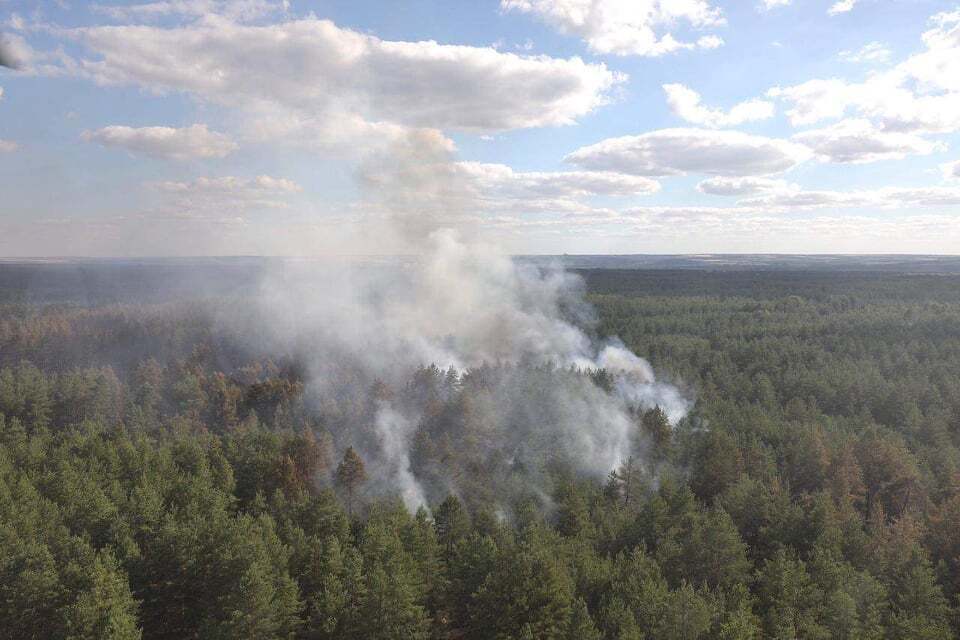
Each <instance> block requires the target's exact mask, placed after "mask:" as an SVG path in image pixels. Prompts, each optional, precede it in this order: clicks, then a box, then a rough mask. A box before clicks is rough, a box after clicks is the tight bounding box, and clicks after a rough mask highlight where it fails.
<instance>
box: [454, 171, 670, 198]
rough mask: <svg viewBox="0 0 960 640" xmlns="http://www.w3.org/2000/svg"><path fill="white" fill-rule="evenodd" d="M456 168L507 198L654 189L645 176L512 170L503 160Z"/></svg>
mask: <svg viewBox="0 0 960 640" xmlns="http://www.w3.org/2000/svg"><path fill="white" fill-rule="evenodd" d="M456 166H457V169H458V171H459V172H460V173H461V174H462V175H463V176H464V177H466V178H468V179H469V180H470V181H471V182H473V183H474V184H475V185H476V187H477V188H478V190H479V191H480V192H481V193H483V194H485V195H496V196H497V197H508V198H584V197H589V196H635V195H647V194H651V193H655V192H656V191H658V190H659V188H660V185H659V184H658V183H657V182H656V181H655V180H651V179H649V178H644V177H642V176H636V175H626V174H622V173H611V172H603V171H556V172H544V171H530V172H522V171H514V170H513V169H512V168H511V167H508V166H507V165H503V164H490V163H481V162H458V163H457V165H456Z"/></svg>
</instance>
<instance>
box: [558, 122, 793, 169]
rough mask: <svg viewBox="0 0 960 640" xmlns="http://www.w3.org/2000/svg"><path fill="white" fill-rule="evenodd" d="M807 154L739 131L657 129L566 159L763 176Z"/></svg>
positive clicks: (593, 165)
mask: <svg viewBox="0 0 960 640" xmlns="http://www.w3.org/2000/svg"><path fill="white" fill-rule="evenodd" d="M809 157H810V151H809V149H807V147H805V146H804V145H800V144H797V143H795V142H790V141H788V140H781V139H777V138H766V137H762V136H755V135H749V134H746V133H741V132H739V131H715V130H710V129H661V130H659V131H652V132H650V133H645V134H642V135H638V136H624V137H620V138H608V139H607V140H603V141H601V142H598V143H597V144H594V145H591V146H588V147H583V148H581V149H578V150H576V151H574V152H573V153H571V154H569V155H568V156H567V157H566V161H567V162H570V163H572V164H575V165H577V166H580V167H582V168H584V169H590V170H596V171H616V172H619V173H628V174H632V175H641V176H666V175H682V174H687V173H694V174H707V175H716V176H730V177H736V176H762V175H768V174H773V173H780V172H783V171H786V170H788V169H791V168H793V167H794V166H796V165H797V164H799V163H800V162H803V161H804V160H806V159H807V158H809Z"/></svg>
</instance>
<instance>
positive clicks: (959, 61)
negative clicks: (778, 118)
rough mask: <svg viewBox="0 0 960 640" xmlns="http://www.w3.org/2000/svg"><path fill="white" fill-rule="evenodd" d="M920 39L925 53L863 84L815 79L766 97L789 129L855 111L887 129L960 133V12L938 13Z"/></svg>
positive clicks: (839, 116)
mask: <svg viewBox="0 0 960 640" xmlns="http://www.w3.org/2000/svg"><path fill="white" fill-rule="evenodd" d="M930 24H931V28H930V29H928V30H927V31H926V32H924V34H923V36H922V40H923V43H924V45H925V47H926V48H925V49H924V50H923V51H921V52H919V53H916V54H914V55H912V56H910V57H908V58H907V59H906V60H904V61H903V62H901V63H899V64H897V65H895V66H893V67H891V68H889V69H886V70H884V71H881V72H878V73H874V74H872V75H870V76H869V77H868V78H867V79H866V80H864V81H863V82H848V81H846V80H844V79H841V78H817V79H813V80H809V81H807V82H804V83H801V84H798V85H794V86H790V87H774V88H773V89H771V90H770V91H768V92H767V95H768V97H771V98H778V99H780V100H783V101H784V102H786V103H787V104H788V105H789V108H788V109H787V111H786V113H787V116H788V117H789V118H790V121H791V123H792V124H793V125H795V126H799V125H808V124H813V123H816V122H820V121H822V120H826V119H832V118H841V117H844V116H845V115H846V114H847V113H848V112H850V111H855V112H857V113H858V114H859V115H860V116H863V117H868V118H870V119H872V120H874V121H876V122H877V123H878V125H879V126H880V127H881V128H882V129H885V130H890V131H901V132H913V133H949V132H953V131H957V130H960V10H958V11H954V12H947V13H939V14H936V15H934V16H933V17H932V18H931V19H930Z"/></svg>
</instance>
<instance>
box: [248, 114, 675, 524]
mask: <svg viewBox="0 0 960 640" xmlns="http://www.w3.org/2000/svg"><path fill="white" fill-rule="evenodd" d="M454 155H455V151H454V149H453V146H452V143H450V142H449V140H447V139H446V138H445V137H443V136H442V135H441V134H439V133H437V132H434V131H415V132H412V133H410V134H409V135H407V136H405V137H403V138H401V139H399V140H396V141H395V142H394V143H392V144H390V145H388V146H387V147H386V148H385V149H384V150H383V151H382V152H381V153H379V154H377V155H375V156H373V157H370V158H368V159H366V161H365V162H363V163H362V164H361V165H360V167H359V183H360V184H361V185H362V187H363V188H364V193H365V200H364V205H365V206H364V216H365V217H364V225H363V229H364V236H363V237H362V238H360V239H359V241H358V242H359V244H358V249H360V251H358V252H357V253H367V254H369V253H371V252H372V250H371V249H370V248H371V247H376V248H378V249H380V248H382V247H389V249H390V250H391V252H392V253H395V254H402V255H403V256H405V257H402V258H401V257H395V258H390V259H383V260H381V261H376V260H372V259H369V258H368V259H358V260H354V261H348V260H324V261H301V262H295V261H288V262H286V263H285V264H284V265H283V267H282V269H281V270H279V271H278V272H276V273H273V274H271V277H269V278H268V279H267V280H266V281H265V282H264V283H263V295H262V296H261V299H260V307H259V309H258V313H257V314H256V315H258V316H259V317H260V318H261V319H262V321H263V322H264V323H265V326H268V327H269V328H270V330H269V331H266V332H264V336H265V337H266V339H268V340H272V341H276V344H274V345H273V348H277V347H281V348H284V349H287V350H289V351H291V352H293V353H296V354H297V355H298V356H299V359H300V360H302V361H304V362H305V363H306V366H307V368H308V379H309V382H308V391H309V392H310V397H311V398H312V401H313V402H315V404H316V407H317V410H318V412H319V413H320V415H325V416H326V417H325V420H326V421H327V426H328V427H332V428H333V431H334V433H335V439H336V440H337V445H338V446H340V447H345V446H348V445H350V446H355V447H357V448H358V449H359V450H360V451H362V453H363V455H364V457H365V459H367V460H368V461H369V463H370V464H369V466H370V467H371V469H373V470H374V472H373V473H372V474H371V477H372V478H374V480H376V481H377V482H376V483H375V486H376V487H377V488H378V489H380V490H383V491H387V492H390V493H398V494H400V495H401V496H402V498H403V500H404V501H405V503H406V504H407V505H408V506H409V507H410V508H412V509H414V508H417V507H419V506H421V505H425V504H426V503H427V502H432V501H435V500H437V499H438V498H442V496H443V495H445V494H446V493H447V492H454V493H458V494H461V495H463V494H465V493H469V492H470V491H473V490H475V489H476V487H475V486H472V485H471V483H470V480H469V478H464V477H462V476H460V477H453V475H452V474H451V473H450V472H449V470H448V469H445V468H444V467H443V465H440V464H435V458H436V457H437V454H435V449H436V448H437V445H436V444H435V443H433V442H431V440H430V438H431V435H430V434H431V433H432V432H431V424H432V422H431V421H435V420H439V419H441V418H440V417H438V416H439V415H440V414H442V411H443V410H442V409H437V407H438V406H442V405H443V403H448V404H449V403H451V402H454V403H455V402H459V401H460V400H458V397H459V396H458V394H464V393H465V392H466V391H469V399H470V400H469V402H470V405H469V406H468V407H463V406H458V410H457V418H456V420H460V421H462V422H465V423H466V422H469V423H470V424H468V425H464V426H463V430H464V431H463V432H464V433H465V434H466V435H465V437H464V440H463V442H460V443H455V444H454V446H452V447H450V449H451V452H450V453H447V454H445V455H446V456H447V458H448V459H449V458H450V457H451V456H452V457H456V456H460V455H466V454H465V453H464V451H469V455H470V456H471V460H472V461H473V462H472V464H480V465H481V466H485V468H486V469H487V471H488V472H490V471H491V470H495V473H496V472H497V471H502V472H503V473H502V474H501V473H498V474H497V477H498V482H501V481H502V482H501V484H502V485H503V486H502V487H500V488H498V489H496V490H504V489H503V487H505V486H507V485H508V484H509V483H511V482H516V483H520V484H526V485H527V486H528V487H537V486H540V485H539V481H538V478H537V477H536V476H537V474H538V473H539V471H537V469H540V468H542V466H543V463H544V459H543V458H544V452H545V451H548V452H549V455H550V456H551V457H553V458H556V457H561V458H564V459H566V460H567V461H568V462H569V463H570V464H571V465H573V466H574V467H575V468H576V469H577V470H578V471H580V472H582V473H584V474H589V475H592V476H598V477H603V476H605V475H607V474H608V473H609V472H610V471H611V470H613V469H615V468H617V467H618V466H619V465H620V464H621V463H622V462H623V461H624V460H625V459H626V458H627V457H628V456H630V455H631V454H632V453H633V452H634V450H635V449H636V446H637V442H636V433H637V426H636V418H635V416H636V411H637V409H643V408H652V407H654V406H660V407H661V408H662V409H663V410H664V411H665V413H666V414H667V416H668V417H669V419H670V420H671V421H672V422H676V421H677V420H679V419H680V418H682V417H683V416H684V414H685V413H686V411H687V408H688V406H689V402H688V400H687V399H685V398H684V396H683V394H682V393H681V392H680V391H679V390H678V389H677V388H675V387H674V386H672V385H670V384H665V383H662V382H660V381H658V380H657V378H656V376H655V375H654V372H653V370H652V368H651V367H650V365H649V364H648V363H647V362H646V361H645V360H643V359H642V358H640V357H639V356H637V355H636V354H634V353H632V352H630V351H629V350H628V349H626V348H625V347H624V346H623V344H621V343H620V342H619V341H617V340H604V339H598V338H597V337H595V336H594V335H593V327H594V326H595V323H596V318H595V315H594V311H593V309H592V308H591V306H590V305H589V304H588V303H587V302H586V301H585V298H584V287H583V283H582V281H581V279H580V278H579V277H577V276H575V275H573V274H570V273H567V272H565V271H564V270H563V269H562V268H560V267H559V266H554V267H550V268H543V267H538V266H534V265H532V264H529V263H524V262H522V261H518V260H514V259H511V258H510V257H509V256H506V255H504V254H503V252H502V251H500V250H498V249H497V247H496V246H494V245H493V244H491V243H489V242H485V241H482V240H479V239H475V238H476V236H477V234H476V230H477V227H476V226H475V225H476V221H475V220H474V219H473V218H472V217H471V204H472V197H473V196H472V195H471V193H470V190H469V189H468V188H467V186H466V185H464V184H461V183H459V181H458V178H457V175H458V172H457V171H456V170H455V162H456V160H455V157H454ZM431 365H433V368H431V369H421V368H423V367H430V366H431ZM418 370H420V375H421V377H423V378H424V379H426V378H430V379H431V380H434V381H435V382H430V383H429V384H427V383H426V382H425V383H424V384H423V385H422V387H423V388H419V387H418V388H413V387H412V386H411V383H409V379H410V376H411V373H412V372H416V371H418ZM598 370H607V371H608V372H609V373H611V374H613V378H612V383H610V384H603V383H602V382H600V381H598V380H597V377H596V374H595V372H596V371H598ZM431 385H432V386H431ZM413 386H416V385H413ZM371 389H374V390H375V391H374V392H373V394H374V396H375V401H374V404H372V405H371V406H369V407H367V408H366V409H362V410H358V411H357V413H356V415H354V416H352V417H351V416H344V415H342V414H343V412H342V411H340V412H339V414H338V415H330V414H329V413H326V414H325V412H324V407H325V406H328V405H332V403H333V401H332V399H334V398H336V399H338V402H340V404H341V405H342V399H343V397H344V396H345V395H349V394H351V393H357V392H358V391H357V390H362V394H365V393H367V392H369V391H370V390H371ZM362 394H361V395H362ZM328 400H329V402H327V401H328ZM362 402H363V400H362V399H358V400H357V403H360V404H362ZM363 423H367V424H363ZM478 461H479V462H478ZM470 487H472V488H470ZM488 488H489V487H488ZM493 498H494V499H496V496H493Z"/></svg>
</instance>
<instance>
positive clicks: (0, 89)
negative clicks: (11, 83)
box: [0, 87, 3, 100]
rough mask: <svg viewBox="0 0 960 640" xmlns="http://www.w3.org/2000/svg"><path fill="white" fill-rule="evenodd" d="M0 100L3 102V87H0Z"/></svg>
mask: <svg viewBox="0 0 960 640" xmlns="http://www.w3.org/2000/svg"><path fill="white" fill-rule="evenodd" d="M0 100H3V87H0Z"/></svg>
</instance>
